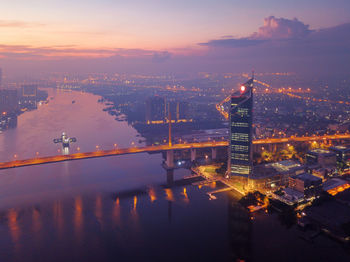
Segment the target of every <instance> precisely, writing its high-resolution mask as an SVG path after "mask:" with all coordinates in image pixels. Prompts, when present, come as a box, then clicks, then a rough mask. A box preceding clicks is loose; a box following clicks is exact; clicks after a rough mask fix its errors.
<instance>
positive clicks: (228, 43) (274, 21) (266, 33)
mask: <svg viewBox="0 0 350 262" xmlns="http://www.w3.org/2000/svg"><path fill="white" fill-rule="evenodd" d="M311 32H312V30H310V29H309V25H306V24H304V23H303V22H301V21H299V20H298V19H297V18H294V19H286V18H276V17H274V16H270V17H267V18H265V19H264V25H263V26H261V27H260V28H259V29H258V32H255V33H253V34H251V35H250V36H248V37H244V38H234V37H229V36H224V37H223V38H222V39H213V40H209V41H208V42H206V43H199V45H201V46H208V47H250V46H256V45H259V44H262V43H264V42H266V41H270V40H286V39H300V38H303V37H306V36H308V35H309V34H310V33H311Z"/></svg>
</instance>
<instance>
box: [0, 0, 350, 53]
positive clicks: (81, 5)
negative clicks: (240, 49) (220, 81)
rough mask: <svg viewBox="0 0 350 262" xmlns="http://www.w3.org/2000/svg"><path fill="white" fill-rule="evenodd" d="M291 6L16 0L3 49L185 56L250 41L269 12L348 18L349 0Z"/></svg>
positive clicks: (310, 20)
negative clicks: (227, 40)
mask: <svg viewBox="0 0 350 262" xmlns="http://www.w3.org/2000/svg"><path fill="white" fill-rule="evenodd" d="M288 2H289V3H288ZM292 2H293V3H295V1H286V2H283V5H282V4H279V1H275V0H269V1H264V7H263V8H262V4H261V3H260V1H251V3H242V2H241V1H227V0H220V1H208V0H205V1H184V0H181V1H168V0H164V1H157V0H151V1H147V2H145V1H141V0H133V1H127V2H124V3H122V2H119V1H118V2H116V1H110V0H102V1H95V0H88V1H80V0H78V1H74V2H72V1H68V0H61V1H58V0H49V1H44V0H35V1H23V0H13V1H7V3H3V4H2V11H3V12H2V13H3V15H2V17H1V19H0V31H1V34H2V39H1V42H0V45H1V46H0V50H1V51H2V52H10V51H12V52H15V53H16V52H17V53H23V52H25V51H24V50H23V48H21V47H26V48H29V49H30V48H35V49H36V48H38V49H40V50H41V49H45V50H46V51H47V52H46V53H45V54H44V56H48V57H52V56H78V57H84V56H88V57H108V56H110V55H113V54H115V53H118V51H116V49H129V50H132V49H142V50H153V51H154V50H156V51H163V50H171V51H172V52H173V53H188V52H195V51H198V50H201V49H205V48H204V47H203V46H202V47H201V46H199V45H198V43H202V42H207V41H208V40H210V39H218V38H223V37H235V38H237V37H238V38H241V37H247V36H249V35H251V34H252V33H254V32H255V31H256V30H257V28H259V26H260V25H261V24H262V21H263V19H264V18H265V17H267V16H270V15H271V14H272V12H273V13H274V14H275V15H278V16H281V17H289V18H290V19H292V18H293V17H297V18H298V19H299V20H301V21H303V22H305V23H306V24H310V28H316V29H318V28H323V27H329V26H335V25H338V24H341V23H345V22H349V21H350V19H349V17H348V15H347V13H348V11H349V10H350V4H349V3H348V1H333V2H330V1H308V3H304V1H297V2H299V3H298V4H299V6H293V5H292ZM267 6H272V7H273V8H267ZM329 6H332V7H333V8H334V9H333V12H330V11H329V9H327V7H329ZM344 7H347V9H346V8H344ZM310 9H315V11H314V12H313V14H314V15H310V13H308V11H309V10H310ZM316 13H317V15H316ZM321 17H322V19H321ZM49 49H51V51H50V52H49V51H48V50H49ZM185 50H186V51H185ZM124 55H125V54H124ZM129 55H130V54H129Z"/></svg>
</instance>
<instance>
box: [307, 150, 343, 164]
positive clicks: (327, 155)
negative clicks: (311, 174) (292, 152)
mask: <svg viewBox="0 0 350 262" xmlns="http://www.w3.org/2000/svg"><path fill="white" fill-rule="evenodd" d="M306 163H307V165H310V166H313V165H319V166H320V167H335V166H336V164H337V158H336V154H335V153H334V152H331V151H329V150H325V149H321V148H317V149H313V150H310V151H309V152H307V154H306Z"/></svg>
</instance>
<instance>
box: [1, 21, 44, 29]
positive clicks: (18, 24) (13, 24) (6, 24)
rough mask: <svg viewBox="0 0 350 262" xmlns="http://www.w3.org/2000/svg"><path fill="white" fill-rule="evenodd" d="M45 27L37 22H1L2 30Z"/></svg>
mask: <svg viewBox="0 0 350 262" xmlns="http://www.w3.org/2000/svg"><path fill="white" fill-rule="evenodd" d="M38 26H45V24H42V23H36V22H25V21H16V20H0V28H6V27H9V28H14V27H15V28H28V27H38Z"/></svg>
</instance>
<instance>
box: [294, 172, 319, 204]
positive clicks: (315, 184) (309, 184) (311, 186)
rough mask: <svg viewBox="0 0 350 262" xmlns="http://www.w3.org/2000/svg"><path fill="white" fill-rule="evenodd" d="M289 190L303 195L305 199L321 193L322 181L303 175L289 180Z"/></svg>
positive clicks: (307, 174)
mask: <svg viewBox="0 0 350 262" xmlns="http://www.w3.org/2000/svg"><path fill="white" fill-rule="evenodd" d="M289 188H292V189H293V190H296V191H299V192H302V193H304V196H305V197H306V198H310V197H314V196H317V195H319V194H320V193H321V191H322V179H321V178H319V177H316V176H313V175H311V174H309V173H303V174H300V175H296V176H293V177H290V178H289Z"/></svg>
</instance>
